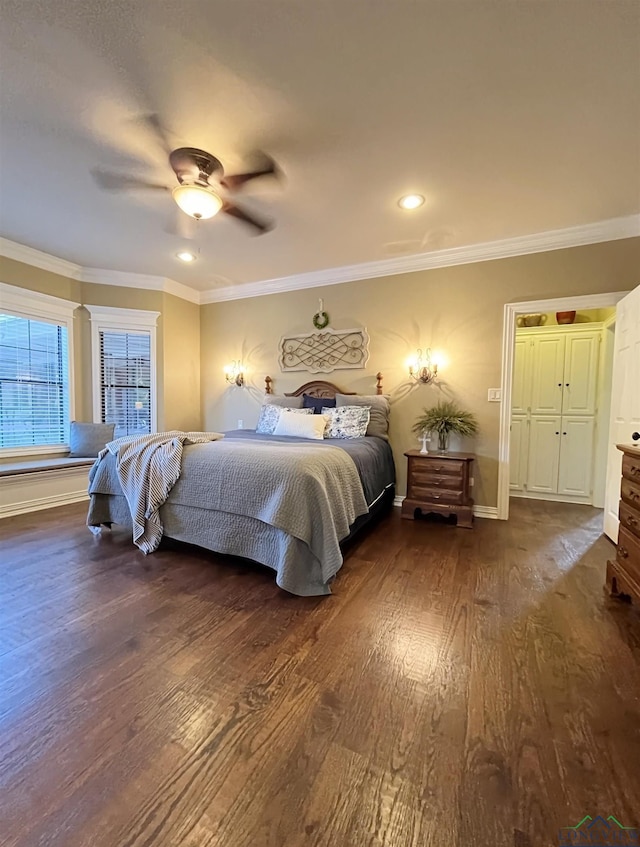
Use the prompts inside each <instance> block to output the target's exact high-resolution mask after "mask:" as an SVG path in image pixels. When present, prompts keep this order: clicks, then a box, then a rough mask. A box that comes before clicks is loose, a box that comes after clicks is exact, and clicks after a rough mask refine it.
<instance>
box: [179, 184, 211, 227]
mask: <svg viewBox="0 0 640 847" xmlns="http://www.w3.org/2000/svg"><path fill="white" fill-rule="evenodd" d="M171 193H172V195H173V199H174V200H175V201H176V203H177V204H178V206H179V207H180V208H181V209H182V211H183V212H185V213H186V214H187V215H191V217H192V218H195V219H196V220H201V219H202V220H206V219H207V218H212V217H213V216H214V215H217V214H218V212H219V211H220V209H221V208H222V200H221V199H220V197H218V195H217V194H216V193H215V191H213V189H211V188H205V186H204V185H178V186H176V187H175V188H174V189H173V191H172V192H171Z"/></svg>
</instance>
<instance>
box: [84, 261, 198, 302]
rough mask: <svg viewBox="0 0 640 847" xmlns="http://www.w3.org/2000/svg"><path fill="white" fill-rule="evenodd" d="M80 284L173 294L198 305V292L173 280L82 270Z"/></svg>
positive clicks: (133, 274)
mask: <svg viewBox="0 0 640 847" xmlns="http://www.w3.org/2000/svg"><path fill="white" fill-rule="evenodd" d="M80 279H81V280H82V282H92V283H94V284H96V285H116V286H120V287H121V288H142V289H144V290H146V291H163V292H164V293H165V294H173V295H174V297H180V298H181V299H182V300H188V301H189V302H190V303H196V304H197V305H199V304H200V292H199V291H196V289H194V288H190V287H189V286H188V285H183V284H182V283H181V282H176V281H175V280H174V279H168V278H167V277H163V276H151V275H149V274H136V273H128V272H126V271H109V270H103V269H101V268H83V269H82V272H81V274H80Z"/></svg>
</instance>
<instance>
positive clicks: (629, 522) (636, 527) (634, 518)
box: [618, 501, 640, 537]
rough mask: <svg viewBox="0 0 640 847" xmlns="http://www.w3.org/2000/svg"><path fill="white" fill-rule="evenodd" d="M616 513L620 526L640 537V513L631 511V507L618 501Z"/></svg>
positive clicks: (634, 510)
mask: <svg viewBox="0 0 640 847" xmlns="http://www.w3.org/2000/svg"><path fill="white" fill-rule="evenodd" d="M618 513H619V515H620V526H622V527H624V528H625V529H628V530H629V532H632V533H633V534H634V535H637V536H638V537H640V511H638V510H636V509H632V508H631V506H628V505H627V504H626V503H623V502H622V501H620V508H619V512H618Z"/></svg>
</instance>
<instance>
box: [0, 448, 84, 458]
mask: <svg viewBox="0 0 640 847" xmlns="http://www.w3.org/2000/svg"><path fill="white" fill-rule="evenodd" d="M69 449H70V448H69V445H68V444H43V445H41V446H40V447H38V446H37V445H35V444H34V445H31V446H29V447H0V462H1V461H2V459H14V458H18V457H20V456H23V457H27V456H55V455H56V454H58V455H61V454H64V453H68V452H69Z"/></svg>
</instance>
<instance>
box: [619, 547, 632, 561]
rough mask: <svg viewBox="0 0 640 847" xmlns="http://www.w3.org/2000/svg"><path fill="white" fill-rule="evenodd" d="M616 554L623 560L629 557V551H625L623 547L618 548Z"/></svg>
mask: <svg viewBox="0 0 640 847" xmlns="http://www.w3.org/2000/svg"><path fill="white" fill-rule="evenodd" d="M618 553H620V556H621V557H622V558H623V559H626V558H627V557H628V556H629V551H628V550H626V549H625V548H624V547H622V546H620V547H618Z"/></svg>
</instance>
